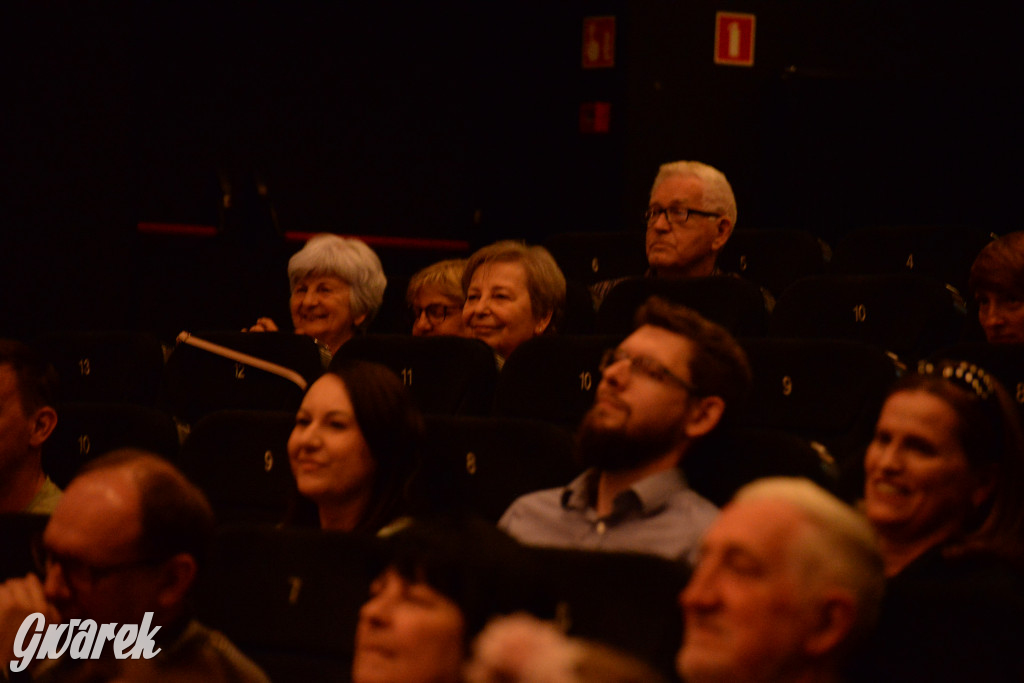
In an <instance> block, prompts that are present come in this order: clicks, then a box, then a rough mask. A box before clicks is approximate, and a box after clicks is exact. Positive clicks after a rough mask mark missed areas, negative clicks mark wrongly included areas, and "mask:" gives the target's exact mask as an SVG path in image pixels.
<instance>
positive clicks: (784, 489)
mask: <svg viewBox="0 0 1024 683" xmlns="http://www.w3.org/2000/svg"><path fill="white" fill-rule="evenodd" d="M753 500H781V501H785V502H787V503H789V504H791V505H793V506H794V507H795V508H797V509H798V510H799V511H800V512H801V513H802V514H803V516H804V518H805V519H806V521H807V524H808V531H809V533H808V534H805V535H804V536H803V538H802V539H801V541H802V542H801V543H800V545H799V548H798V552H799V553H800V559H801V561H802V563H803V571H804V573H805V576H806V578H807V582H808V584H811V583H812V582H814V583H816V584H817V585H829V584H830V585H839V586H840V587H842V588H846V589H847V590H849V591H850V592H851V593H852V594H853V596H854V598H855V599H856V601H857V621H856V623H855V625H854V627H853V631H852V633H851V641H854V642H856V641H858V640H860V639H861V638H863V637H864V636H865V635H866V634H867V633H868V632H869V631H870V630H871V628H872V627H873V626H874V623H875V621H876V620H877V618H878V610H879V606H880V603H881V600H882V592H883V590H884V586H885V575H884V566H883V562H882V555H881V552H880V550H879V548H878V541H877V538H876V536H875V532H874V529H873V528H872V526H871V524H870V523H869V522H868V520H867V518H866V517H864V515H863V514H861V513H860V512H858V511H857V510H855V509H854V508H852V507H850V506H849V505H847V504H846V503H844V502H843V501H841V500H839V499H838V498H836V497H835V496H833V495H832V494H831V493H829V492H827V491H825V489H823V488H821V487H820V486H818V485H817V484H815V483H813V482H811V481H810V480H809V479H803V478H800V477H767V478H764V479H758V480H757V481H754V482H752V483H750V484H747V485H746V486H744V487H742V488H741V489H740V490H739V491H737V492H736V495H735V496H734V497H733V502H740V501H753Z"/></svg>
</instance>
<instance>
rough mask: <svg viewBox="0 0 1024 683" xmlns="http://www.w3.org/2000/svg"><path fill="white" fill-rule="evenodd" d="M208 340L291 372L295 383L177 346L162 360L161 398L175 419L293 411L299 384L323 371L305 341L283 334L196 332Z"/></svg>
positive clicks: (301, 390)
mask: <svg viewBox="0 0 1024 683" xmlns="http://www.w3.org/2000/svg"><path fill="white" fill-rule="evenodd" d="M194 336H195V337H198V338H200V339H203V340H207V341H210V342H213V343H215V344H218V345H221V346H224V347H227V348H228V349H232V350H234V351H238V352H241V353H244V354H248V355H249V356H254V357H256V358H258V359H262V360H265V361H269V362H271V363H274V364H276V365H278V366H281V367H283V368H285V369H288V370H291V371H294V373H296V374H297V375H298V376H299V379H298V381H296V380H294V379H288V378H285V377H281V376H278V375H276V374H273V373H271V372H267V371H265V370H261V369H259V368H256V367H253V366H252V365H248V364H246V363H241V362H237V361H235V360H232V359H231V358H226V357H223V356H220V355H217V354H216V353H212V352H210V351H208V350H205V349H202V348H198V347H196V346H192V345H189V344H187V343H183V342H181V341H179V342H178V344H177V345H176V346H175V347H174V350H173V351H172V352H171V355H170V357H169V358H168V359H167V367H166V376H167V395H168V400H169V404H170V407H171V410H172V411H173V413H174V415H175V417H178V418H179V419H181V420H182V421H183V422H186V423H188V424H191V423H193V422H195V421H197V420H198V419H199V418H201V417H202V416H204V415H208V414H210V413H212V412H215V411H218V410H231V409H244V410H290V411H294V410H296V409H298V407H299V404H300V403H301V402H302V396H303V394H304V392H305V385H306V383H308V382H312V381H313V380H315V379H316V378H317V377H319V376H320V374H321V373H322V372H323V363H322V361H321V356H320V349H319V348H318V347H317V345H316V343H315V342H314V341H313V339H312V338H311V337H307V336H304V335H300V334H292V333H288V332H261V333H245V332H197V333H196V334H195V335H194Z"/></svg>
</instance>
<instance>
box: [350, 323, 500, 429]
mask: <svg viewBox="0 0 1024 683" xmlns="http://www.w3.org/2000/svg"><path fill="white" fill-rule="evenodd" d="M338 355H339V356H340V357H342V358H358V359H361V360H368V361H373V362H375V363H380V364H382V365H386V366H387V367H389V368H391V370H392V371H394V373H395V374H396V375H398V376H399V377H400V378H401V379H402V382H403V383H405V385H406V386H407V387H408V388H409V392H410V393H411V394H412V396H413V398H414V399H415V400H416V403H417V405H419V407H420V410H422V411H423V412H424V413H426V414H433V415H484V414H487V413H489V412H490V410H491V404H492V402H493V401H494V385H495V383H496V381H497V376H498V370H497V366H496V365H495V362H494V353H493V352H492V351H491V348H490V347H489V346H487V344H484V343H483V342H482V341H480V340H479V339H463V338H461V337H413V336H410V335H407V334H368V335H365V336H362V337H356V338H354V339H350V340H349V341H348V342H346V343H345V345H344V346H342V347H341V350H339V351H338Z"/></svg>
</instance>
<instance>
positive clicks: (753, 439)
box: [683, 428, 840, 507]
mask: <svg viewBox="0 0 1024 683" xmlns="http://www.w3.org/2000/svg"><path fill="white" fill-rule="evenodd" d="M683 470H684V471H685V472H686V478H687V481H688V482H689V484H690V487H691V488H693V490H694V491H696V492H697V493H699V494H700V495H702V496H704V497H705V498H707V499H708V500H710V501H711V502H712V503H714V504H715V505H717V506H719V507H722V506H724V505H725V504H726V503H728V502H729V501H730V500H731V499H732V497H733V495H735V493H736V491H737V490H739V488H740V487H742V486H744V485H746V484H749V483H750V482H752V481H754V480H755V479H760V478H762V477H804V478H806V479H810V480H811V481H813V482H814V483H816V484H818V485H819V486H821V487H822V488H825V489H827V490H829V491H832V492H834V493H839V490H840V489H839V469H838V465H837V463H836V462H835V460H834V458H833V457H832V455H831V453H829V452H828V451H827V449H826V448H824V447H823V445H820V444H814V445H812V443H811V442H810V441H808V440H807V439H804V438H802V437H800V436H797V435H795V434H791V433H789V432H786V431H782V430H780V429H750V428H745V429H738V430H735V431H734V432H733V433H730V434H729V435H728V436H723V438H716V439H708V440H706V441H703V442H701V443H699V444H698V445H697V446H696V448H694V450H693V451H692V452H690V453H688V454H687V455H686V458H685V459H684V460H683Z"/></svg>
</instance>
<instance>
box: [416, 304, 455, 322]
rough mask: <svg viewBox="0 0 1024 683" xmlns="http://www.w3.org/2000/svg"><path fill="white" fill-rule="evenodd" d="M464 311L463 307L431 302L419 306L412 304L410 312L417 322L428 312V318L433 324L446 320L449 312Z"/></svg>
mask: <svg viewBox="0 0 1024 683" xmlns="http://www.w3.org/2000/svg"><path fill="white" fill-rule="evenodd" d="M456 312H459V313H461V312H462V308H461V307H459V306H445V305H444V304H430V305H429V306H424V307H423V308H419V307H418V306H410V307H409V313H410V314H411V315H412V321H413V322H416V321H417V320H419V319H420V316H421V315H423V314H424V313H426V314H427V320H428V321H429V322H430V324H431V325H440V324H441V323H443V322H444V321H445V318H447V317H448V316H449V314H452V313H456Z"/></svg>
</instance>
